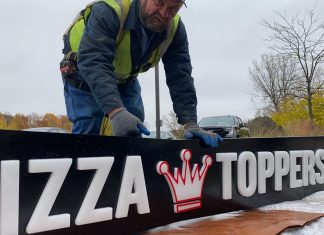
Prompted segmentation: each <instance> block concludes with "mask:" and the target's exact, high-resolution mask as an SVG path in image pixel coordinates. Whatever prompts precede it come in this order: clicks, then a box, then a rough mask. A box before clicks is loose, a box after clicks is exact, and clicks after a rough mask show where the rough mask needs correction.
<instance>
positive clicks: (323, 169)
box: [315, 149, 324, 184]
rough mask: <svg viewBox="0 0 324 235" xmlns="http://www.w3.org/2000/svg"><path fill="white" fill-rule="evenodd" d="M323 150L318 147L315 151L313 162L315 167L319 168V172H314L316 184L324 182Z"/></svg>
mask: <svg viewBox="0 0 324 235" xmlns="http://www.w3.org/2000/svg"><path fill="white" fill-rule="evenodd" d="M323 160H324V150H323V149H318V150H317V151H316V153H315V163H316V166H317V168H318V169H319V170H320V173H316V176H315V178H316V182H317V183H318V184H324V164H323Z"/></svg>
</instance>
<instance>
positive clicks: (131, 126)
mask: <svg viewBox="0 0 324 235" xmlns="http://www.w3.org/2000/svg"><path fill="white" fill-rule="evenodd" d="M109 119H110V122H111V125H112V130H113V135H114V136H134V137H139V136H141V134H144V135H149V134H150V131H149V130H148V129H147V128H146V127H145V126H144V124H143V123H142V122H141V120H139V119H138V118H137V117H135V116H134V115H133V114H131V113H130V112H128V111H127V110H126V109H121V110H120V111H118V112H117V113H114V114H113V115H111V117H109Z"/></svg>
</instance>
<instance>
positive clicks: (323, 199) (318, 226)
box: [260, 191, 324, 235]
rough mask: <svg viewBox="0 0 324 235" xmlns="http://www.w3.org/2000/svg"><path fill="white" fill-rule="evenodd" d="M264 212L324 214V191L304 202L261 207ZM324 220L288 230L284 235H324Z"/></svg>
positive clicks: (306, 198)
mask: <svg viewBox="0 0 324 235" xmlns="http://www.w3.org/2000/svg"><path fill="white" fill-rule="evenodd" d="M260 209H262V210H292V211H302V212H313V213H324V191H322V192H317V193H314V194H312V195H310V196H308V197H305V198H304V199H303V200H299V201H290V202H282V203H278V204H273V205H268V206H264V207H261V208H260ZM323 234H324V218H321V219H319V220H317V221H315V222H312V223H309V224H307V225H305V226H304V227H302V228H292V229H288V230H286V231H285V232H283V233H282V235H323Z"/></svg>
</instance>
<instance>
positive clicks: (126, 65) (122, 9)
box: [65, 0, 180, 83]
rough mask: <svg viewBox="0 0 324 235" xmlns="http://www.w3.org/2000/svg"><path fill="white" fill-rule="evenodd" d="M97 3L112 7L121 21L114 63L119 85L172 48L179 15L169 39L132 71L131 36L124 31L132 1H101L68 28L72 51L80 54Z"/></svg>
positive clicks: (146, 67) (145, 69) (174, 21)
mask: <svg viewBox="0 0 324 235" xmlns="http://www.w3.org/2000/svg"><path fill="white" fill-rule="evenodd" d="M97 2H104V3H106V4H107V5H108V6H109V7H111V8H112V9H113V10H114V11H115V12H116V13H117V15H118V17H119V20H120V27H119V32H118V35H117V42H116V45H117V48H116V52H115V59H114V61H113V65H114V68H115V70H114V73H115V77H116V79H117V82H118V83H123V82H125V81H126V80H127V78H129V77H131V76H137V75H138V74H139V73H142V72H145V71H147V70H148V69H149V68H152V67H154V66H155V65H156V64H157V63H158V62H159V60H160V59H161V57H162V56H163V55H164V53H165V52H166V50H167V48H168V47H169V46H170V44H171V42H172V39H173V38H174V35H175V33H176V31H177V28H178V24H179V19H180V17H179V15H176V16H175V17H174V19H173V21H172V24H171V26H170V27H169V29H168V34H167V35H168V36H167V39H166V40H164V41H163V42H162V43H161V44H160V46H159V47H158V48H157V49H156V50H154V51H153V52H152V54H151V56H150V57H149V59H148V61H146V63H144V64H143V66H142V67H141V68H140V69H139V70H138V71H136V72H135V73H134V72H133V71H132V61H131V35H130V32H129V31H124V30H123V26H124V23H125V21H126V18H127V15H128V11H129V7H130V5H131V0H99V1H95V2H93V3H91V4H89V5H88V6H87V7H86V8H85V9H84V10H82V11H81V12H80V13H79V14H78V16H77V17H76V18H75V19H74V21H73V23H72V25H71V26H70V27H69V28H68V30H67V32H66V33H65V35H68V36H69V44H70V48H71V51H72V52H74V53H77V52H78V49H79V45H80V41H81V38H82V35H83V32H84V29H85V21H86V20H87V18H88V16H89V14H90V12H91V9H92V6H93V5H94V4H95V3H97Z"/></svg>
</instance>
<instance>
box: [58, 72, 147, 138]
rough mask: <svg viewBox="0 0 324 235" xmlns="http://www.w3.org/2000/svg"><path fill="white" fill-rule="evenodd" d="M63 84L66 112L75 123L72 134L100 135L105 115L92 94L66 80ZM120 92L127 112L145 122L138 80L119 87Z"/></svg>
mask: <svg viewBox="0 0 324 235" xmlns="http://www.w3.org/2000/svg"><path fill="white" fill-rule="evenodd" d="M63 83H64V98H65V105H66V111H67V115H68V118H69V120H70V121H71V122H72V123H73V127H72V133H73V134H94V135H99V133H100V127H101V123H102V120H103V117H104V113H103V111H102V110H101V109H100V108H99V106H98V104H97V102H96V100H95V99H94V97H93V96H92V94H91V93H90V92H87V91H84V90H80V89H78V88H75V87H73V86H71V85H70V84H69V83H67V82H66V81H65V80H64V79H63ZM118 91H119V93H120V97H121V99H122V101H123V104H124V106H125V108H126V109H127V111H128V112H130V113H132V114H133V115H135V116H136V117H138V118H139V119H140V120H141V121H142V122H143V121H144V105H143V100H142V97H141V86H140V84H139V82H138V80H137V78H135V79H132V80H131V81H128V82H126V83H125V84H121V85H119V86H118Z"/></svg>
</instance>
